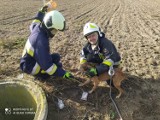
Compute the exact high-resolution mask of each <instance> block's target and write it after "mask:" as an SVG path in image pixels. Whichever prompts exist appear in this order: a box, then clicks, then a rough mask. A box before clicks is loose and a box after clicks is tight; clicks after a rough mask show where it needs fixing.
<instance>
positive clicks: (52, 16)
mask: <svg viewBox="0 0 160 120" xmlns="http://www.w3.org/2000/svg"><path fill="white" fill-rule="evenodd" d="M43 22H44V25H45V26H46V27H47V28H48V29H51V28H54V29H56V30H61V31H63V30H64V29H65V19H64V17H63V15H62V14H61V13H60V12H58V11H57V10H52V11H50V12H48V13H46V15H45V16H44V19H43Z"/></svg>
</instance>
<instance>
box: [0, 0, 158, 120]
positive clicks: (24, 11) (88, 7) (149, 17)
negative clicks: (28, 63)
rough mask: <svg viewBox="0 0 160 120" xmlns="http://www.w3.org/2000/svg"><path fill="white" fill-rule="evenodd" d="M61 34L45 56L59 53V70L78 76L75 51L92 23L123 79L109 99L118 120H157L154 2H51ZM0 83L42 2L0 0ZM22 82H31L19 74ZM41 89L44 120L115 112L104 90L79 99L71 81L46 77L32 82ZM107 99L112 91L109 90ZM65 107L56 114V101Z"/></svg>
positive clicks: (9, 73) (93, 118)
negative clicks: (62, 24) (117, 57)
mask: <svg viewBox="0 0 160 120" xmlns="http://www.w3.org/2000/svg"><path fill="white" fill-rule="evenodd" d="M56 2H57V4H58V7H57V9H58V10H59V11H61V12H62V13H63V15H64V16H65V18H66V22H67V30H66V31H65V32H59V33H58V34H57V35H56V36H55V37H54V38H53V40H51V44H50V45H51V52H57V53H60V54H61V56H62V63H63V67H64V68H65V69H66V70H68V71H70V72H72V73H73V74H74V75H75V76H76V77H77V79H78V80H79V81H80V82H81V81H84V80H85V78H84V77H83V76H81V75H80V74H78V66H79V53H80V51H81V48H82V47H83V45H84V44H85V42H86V40H85V38H84V37H83V34H82V31H83V26H84V24H85V23H87V22H89V21H90V22H94V23H96V24H98V25H99V26H100V27H101V28H102V31H103V32H104V33H105V34H106V37H107V38H108V39H110V40H112V42H113V43H114V44H115V45H116V47H117V49H118V51H119V52H120V54H121V56H122V63H121V66H122V67H123V71H124V72H125V73H126V74H127V76H128V80H126V81H124V82H123V83H122V87H123V88H124V90H125V94H124V95H123V96H122V97H121V98H119V99H115V101H116V103H117V105H118V108H119V110H120V112H121V115H122V118H123V119H124V120H160V92H159V91H160V87H159V86H160V0H83V1H80V0H57V1H56ZM0 3H1V4H0V14H1V16H0V79H7V78H10V79H12V78H16V77H17V76H18V75H19V74H21V71H20V69H19V61H20V57H21V54H22V50H23V47H24V44H25V42H26V40H27V37H28V35H29V25H30V23H31V22H32V18H33V16H34V15H35V14H36V12H37V11H38V10H39V9H40V8H41V7H42V6H43V1H42V0H27V1H26V0H14V1H12V0H1V2H0ZM23 79H34V78H33V77H32V76H29V75H26V74H25V75H24V78H23ZM35 81H36V82H37V83H38V84H39V85H40V86H42V88H43V89H44V91H45V93H46V96H47V101H48V106H49V111H48V118H47V120H117V119H119V117H118V114H117V112H116V110H115V107H114V106H113V103H112V102H111V99H110V98H109V88H107V87H105V86H99V87H98V89H97V90H96V91H95V92H94V93H93V94H91V95H89V96H88V100H87V101H82V100H81V99H80V98H81V95H82V91H83V90H84V91H88V90H90V89H91V87H92V85H89V86H85V87H83V88H80V87H78V83H77V82H73V81H69V80H64V79H59V78H50V79H48V80H45V81H41V80H35ZM112 94H113V97H114V98H115V96H116V95H117V91H116V90H115V89H112ZM57 97H58V98H60V99H62V100H63V101H64V103H65V108H64V109H62V110H59V109H58V108H57V106H56V102H57V99H56V98H57Z"/></svg>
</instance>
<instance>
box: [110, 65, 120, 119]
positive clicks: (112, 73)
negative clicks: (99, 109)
mask: <svg viewBox="0 0 160 120" xmlns="http://www.w3.org/2000/svg"><path fill="white" fill-rule="evenodd" d="M108 74H109V76H110V83H109V84H110V91H109V97H110V99H111V100H112V103H113V105H114V107H115V108H116V111H117V113H118V116H119V117H120V120H123V119H122V116H121V114H120V111H119V109H118V107H117V105H116V103H115V101H114V99H113V98H112V88H111V83H112V77H113V75H114V74H115V71H114V69H113V66H111V67H110V69H109V71H108Z"/></svg>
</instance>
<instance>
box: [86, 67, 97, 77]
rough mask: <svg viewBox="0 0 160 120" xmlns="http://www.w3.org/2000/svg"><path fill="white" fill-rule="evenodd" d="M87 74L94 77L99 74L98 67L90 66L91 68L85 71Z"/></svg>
mask: <svg viewBox="0 0 160 120" xmlns="http://www.w3.org/2000/svg"><path fill="white" fill-rule="evenodd" d="M85 75H86V76H88V77H94V76H96V75H97V70H96V68H90V69H89V70H87V72H85Z"/></svg>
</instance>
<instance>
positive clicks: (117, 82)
mask: <svg viewBox="0 0 160 120" xmlns="http://www.w3.org/2000/svg"><path fill="white" fill-rule="evenodd" d="M93 66H95V64H90V63H84V64H82V65H81V66H80V70H81V72H85V71H86V70H87V69H88V68H91V67H93ZM114 70H115V74H114V76H113V78H112V80H113V85H114V86H115V88H117V89H118V91H119V94H118V95H117V96H116V98H119V97H120V96H121V95H122V93H123V92H124V90H123V89H122V88H121V82H122V81H123V80H125V79H126V76H125V74H124V73H123V72H122V70H121V69H120V68H115V69H114ZM109 79H110V76H109V75H108V72H104V73H102V74H101V75H99V76H94V77H92V78H91V79H89V80H87V81H85V82H84V83H81V84H79V86H83V85H86V84H88V83H90V81H92V82H93V85H94V86H93V87H92V89H91V90H90V91H89V93H92V92H93V91H94V90H95V89H96V88H97V86H98V84H99V83H100V81H106V80H109Z"/></svg>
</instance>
